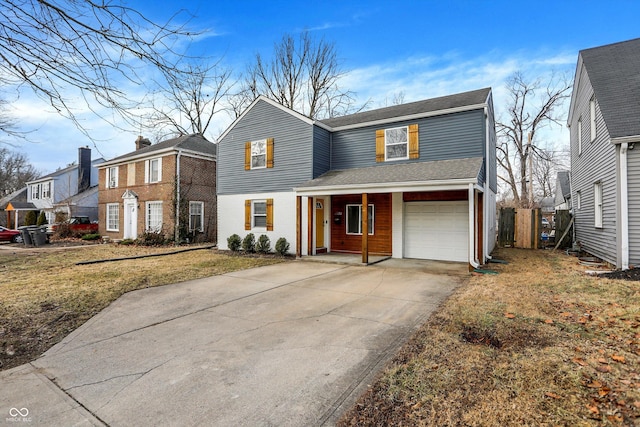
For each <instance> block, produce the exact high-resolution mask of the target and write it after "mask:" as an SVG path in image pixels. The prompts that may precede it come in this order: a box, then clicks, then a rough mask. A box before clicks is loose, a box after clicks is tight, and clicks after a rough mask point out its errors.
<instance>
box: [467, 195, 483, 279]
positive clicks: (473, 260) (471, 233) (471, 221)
mask: <svg viewBox="0 0 640 427" xmlns="http://www.w3.org/2000/svg"><path fill="white" fill-rule="evenodd" d="M474 193H475V192H474V187H473V183H470V184H469V264H470V265H471V266H472V267H473V268H478V267H480V264H478V263H477V262H476V248H475V246H476V245H475V235H476V232H475V230H476V227H475V198H474Z"/></svg>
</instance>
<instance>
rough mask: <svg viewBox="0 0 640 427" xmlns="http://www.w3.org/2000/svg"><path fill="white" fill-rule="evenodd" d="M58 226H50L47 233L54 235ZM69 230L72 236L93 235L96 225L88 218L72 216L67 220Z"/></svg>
mask: <svg viewBox="0 0 640 427" xmlns="http://www.w3.org/2000/svg"><path fill="white" fill-rule="evenodd" d="M58 226H59V225H58V224H53V225H51V228H50V229H47V232H48V233H55V232H56V230H57V229H58ZM69 230H70V231H71V233H72V234H74V235H84V234H94V233H97V232H98V223H97V222H91V220H90V219H89V217H88V216H72V217H71V218H70V219H69Z"/></svg>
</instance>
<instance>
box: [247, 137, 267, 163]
mask: <svg viewBox="0 0 640 427" xmlns="http://www.w3.org/2000/svg"><path fill="white" fill-rule="evenodd" d="M258 144H262V145H263V146H264V152H263V153H261V152H260V151H262V150H260V149H259V147H258ZM254 157H255V158H258V157H264V164H263V165H262V166H254V165H253V158H254ZM266 167H267V140H266V139H258V140H256V141H251V169H266Z"/></svg>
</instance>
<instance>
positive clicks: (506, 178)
mask: <svg viewBox="0 0 640 427" xmlns="http://www.w3.org/2000/svg"><path fill="white" fill-rule="evenodd" d="M507 90H508V91H509V95H510V101H509V104H508V106H507V117H506V118H501V119H499V120H498V121H497V122H496V128H497V133H498V146H497V157H498V166H499V168H500V173H499V174H498V176H499V178H500V179H501V180H502V181H503V182H504V183H506V185H507V187H508V189H509V191H510V192H511V194H512V196H513V198H514V203H515V205H516V206H519V207H529V206H530V205H532V203H533V200H532V196H531V195H532V194H533V187H532V186H533V182H530V181H533V180H532V177H533V172H534V171H533V163H534V160H535V161H536V162H548V161H550V159H549V157H548V152H547V151H546V150H545V147H542V146H540V145H539V144H538V140H537V139H536V136H537V135H538V133H539V131H540V130H541V129H542V128H544V127H545V126H549V125H551V124H553V123H555V124H560V121H561V114H562V111H559V110H560V109H561V107H562V105H563V104H564V101H565V100H566V99H567V98H568V97H569V95H570V90H571V82H569V81H567V79H565V78H557V77H556V76H551V77H550V78H549V79H548V81H546V83H544V82H543V80H542V79H541V78H537V79H535V80H528V79H526V78H525V76H524V75H523V74H522V73H521V72H516V73H514V74H513V75H512V76H511V77H510V78H509V79H508V81H507Z"/></svg>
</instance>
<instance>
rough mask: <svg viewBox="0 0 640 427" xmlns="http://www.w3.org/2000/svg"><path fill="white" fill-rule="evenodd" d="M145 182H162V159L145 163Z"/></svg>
mask: <svg viewBox="0 0 640 427" xmlns="http://www.w3.org/2000/svg"><path fill="white" fill-rule="evenodd" d="M144 178H145V179H144V182H145V183H151V182H160V181H162V158H161V157H158V158H157V159H150V160H147V161H145V171H144Z"/></svg>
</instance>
